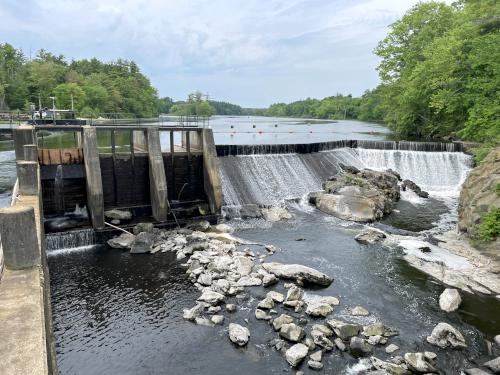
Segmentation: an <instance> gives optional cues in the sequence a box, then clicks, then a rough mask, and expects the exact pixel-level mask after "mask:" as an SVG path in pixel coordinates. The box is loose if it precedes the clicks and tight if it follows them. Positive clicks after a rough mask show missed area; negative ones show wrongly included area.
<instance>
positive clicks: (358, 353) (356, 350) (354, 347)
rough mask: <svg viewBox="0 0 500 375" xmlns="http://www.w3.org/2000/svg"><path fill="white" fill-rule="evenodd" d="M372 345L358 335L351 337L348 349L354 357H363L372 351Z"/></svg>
mask: <svg viewBox="0 0 500 375" xmlns="http://www.w3.org/2000/svg"><path fill="white" fill-rule="evenodd" d="M372 349H373V347H372V346H371V345H370V344H369V343H368V342H367V341H366V340H363V339H362V338H360V337H351V341H350V343H349V351H350V352H351V354H352V355H353V356H354V357H363V356H365V355H368V354H370V353H371V352H372Z"/></svg>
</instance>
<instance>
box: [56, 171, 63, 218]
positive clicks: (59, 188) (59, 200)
mask: <svg viewBox="0 0 500 375" xmlns="http://www.w3.org/2000/svg"><path fill="white" fill-rule="evenodd" d="M54 201H55V204H56V211H57V212H58V213H60V214H64V176H63V167H62V165H61V164H59V165H58V166H57V169H56V176H55V177H54Z"/></svg>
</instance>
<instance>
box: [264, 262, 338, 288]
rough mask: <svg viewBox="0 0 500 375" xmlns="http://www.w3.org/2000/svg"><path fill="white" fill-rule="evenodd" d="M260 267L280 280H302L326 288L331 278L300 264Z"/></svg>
mask: <svg viewBox="0 0 500 375" xmlns="http://www.w3.org/2000/svg"><path fill="white" fill-rule="evenodd" d="M262 267H263V268H264V269H265V270H266V271H267V272H270V273H273V274H275V275H276V276H278V277H279V278H282V279H291V280H302V281H304V282H308V283H311V284H318V285H324V286H328V285H330V284H331V283H332V282H333V278H331V277H330V276H328V275H326V274H324V273H323V272H320V271H318V270H315V269H314V268H311V267H307V266H303V265H300V264H282V263H275V262H273V263H264V264H263V265H262Z"/></svg>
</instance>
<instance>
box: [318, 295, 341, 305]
mask: <svg viewBox="0 0 500 375" xmlns="http://www.w3.org/2000/svg"><path fill="white" fill-rule="evenodd" d="M320 301H321V302H324V303H328V304H329V305H331V306H338V305H339V304H340V301H339V300H338V298H336V297H330V296H325V297H321V298H320Z"/></svg>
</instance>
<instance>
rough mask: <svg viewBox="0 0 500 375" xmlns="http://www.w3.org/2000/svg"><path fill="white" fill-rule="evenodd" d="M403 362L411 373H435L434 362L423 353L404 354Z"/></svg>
mask: <svg viewBox="0 0 500 375" xmlns="http://www.w3.org/2000/svg"><path fill="white" fill-rule="evenodd" d="M405 362H406V364H407V365H408V368H409V369H410V370H412V371H413V372H416V373H420V374H425V373H433V372H437V371H436V368H435V367H434V362H433V360H432V359H431V358H429V357H428V356H426V355H425V353H406V354H405Z"/></svg>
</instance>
